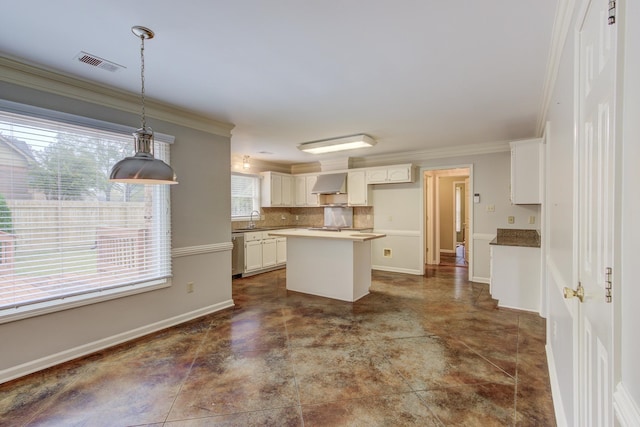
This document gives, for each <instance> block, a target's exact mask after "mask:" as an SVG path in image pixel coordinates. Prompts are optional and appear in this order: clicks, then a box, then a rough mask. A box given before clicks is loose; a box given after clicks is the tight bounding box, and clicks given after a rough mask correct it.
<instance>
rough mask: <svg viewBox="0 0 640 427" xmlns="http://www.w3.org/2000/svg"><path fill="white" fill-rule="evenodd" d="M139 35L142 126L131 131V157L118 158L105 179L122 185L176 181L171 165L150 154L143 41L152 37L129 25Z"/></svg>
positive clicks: (171, 182)
mask: <svg viewBox="0 0 640 427" xmlns="http://www.w3.org/2000/svg"><path fill="white" fill-rule="evenodd" d="M131 31H132V32H133V34H135V36H136V37H138V38H140V64H141V66H140V80H141V83H142V90H141V92H140V93H141V97H140V98H141V100H142V127H141V128H140V129H138V130H136V131H135V132H134V133H133V138H134V146H135V150H136V153H135V155H134V156H133V157H126V158H124V159H122V160H120V161H119V162H118V163H116V164H115V165H114V166H113V169H111V175H110V176H109V181H114V182H123V183H126V184H177V183H178V181H177V178H176V174H175V173H174V172H173V169H171V166H169V165H168V164H166V163H165V162H163V161H162V160H160V159H156V158H155V157H153V130H151V128H149V127H147V121H146V118H145V111H144V40H145V39H152V38H153V36H154V33H153V31H151V30H150V29H149V28H146V27H140V26H135V27H131Z"/></svg>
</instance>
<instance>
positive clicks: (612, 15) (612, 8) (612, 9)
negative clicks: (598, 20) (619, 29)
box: [608, 0, 616, 25]
mask: <svg viewBox="0 0 640 427" xmlns="http://www.w3.org/2000/svg"><path fill="white" fill-rule="evenodd" d="M608 22H609V25H613V24H615V23H616V1H615V0H611V1H609V21H608Z"/></svg>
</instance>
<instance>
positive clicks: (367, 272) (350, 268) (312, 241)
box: [269, 229, 386, 302]
mask: <svg viewBox="0 0 640 427" xmlns="http://www.w3.org/2000/svg"><path fill="white" fill-rule="evenodd" d="M269 235H270V236H276V237H286V238H287V289H288V290H291V291H296V292H303V293H307V294H312V295H318V296H321V297H327V298H334V299H338V300H342V301H351V302H353V301H357V300H359V299H360V298H362V297H363V296H365V295H367V294H368V293H369V287H370V286H371V240H373V239H379V238H381V237H385V236H386V235H385V234H380V233H361V232H357V231H353V230H342V231H320V230H307V229H288V230H281V231H278V230H274V231H271V232H269Z"/></svg>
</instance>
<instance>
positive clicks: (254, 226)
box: [249, 211, 260, 229]
mask: <svg viewBox="0 0 640 427" xmlns="http://www.w3.org/2000/svg"><path fill="white" fill-rule="evenodd" d="M254 213H257V214H258V219H260V211H251V215H250V216H249V228H250V229H254V228H256V223H255V222H253V214H254Z"/></svg>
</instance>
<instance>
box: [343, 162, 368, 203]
mask: <svg viewBox="0 0 640 427" xmlns="http://www.w3.org/2000/svg"><path fill="white" fill-rule="evenodd" d="M347 194H348V198H347V203H348V204H349V206H368V205H369V186H368V185H367V179H366V171H364V170H360V171H359V170H355V171H350V172H349V173H348V174H347Z"/></svg>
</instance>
